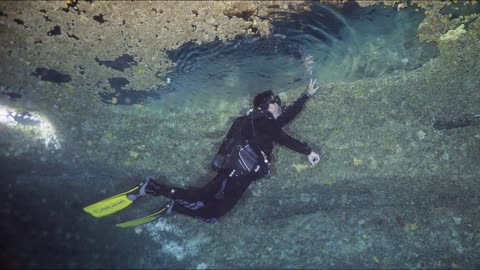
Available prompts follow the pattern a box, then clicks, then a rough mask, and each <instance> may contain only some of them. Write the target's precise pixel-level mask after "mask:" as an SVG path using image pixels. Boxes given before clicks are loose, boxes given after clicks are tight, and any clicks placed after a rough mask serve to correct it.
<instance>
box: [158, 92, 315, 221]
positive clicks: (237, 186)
mask: <svg viewBox="0 0 480 270" xmlns="http://www.w3.org/2000/svg"><path fill="white" fill-rule="evenodd" d="M308 99H309V96H308V95H307V94H303V95H302V96H301V97H300V98H298V99H297V100H296V101H295V102H294V103H293V104H292V105H290V106H288V107H287V108H286V109H285V110H284V111H283V113H282V114H281V115H280V116H279V117H278V118H277V119H275V118H274V117H273V115H272V114H271V113H270V112H264V113H263V115H262V116H260V117H255V118H254V124H253V126H254V128H255V137H254V138H253V141H254V142H255V143H256V145H258V147H259V148H260V149H261V150H262V151H263V152H264V153H265V154H266V155H267V157H268V160H271V154H272V150H273V143H274V142H277V143H279V144H280V145H283V146H286V147H288V148H290V149H292V150H294V151H296V152H298V153H301V154H304V155H308V154H310V153H311V149H310V147H308V146H307V145H306V144H305V143H302V142H300V141H298V140H297V139H295V138H293V137H291V136H289V135H288V134H286V133H285V132H284V131H283V130H282V128H283V127H284V126H285V125H286V124H288V123H289V122H290V121H292V120H293V119H294V118H295V116H297V115H298V114H299V113H300V112H301V111H302V109H303V107H304V105H305V103H306V102H307V100H308ZM250 129H251V127H250ZM246 132H247V133H251V132H252V131H251V130H247V131H246ZM269 173H270V171H269V169H268V164H264V165H263V166H261V168H260V170H259V171H257V172H252V173H251V174H248V175H243V176H242V175H233V176H229V175H227V174H221V173H220V174H217V175H216V176H215V177H214V178H213V179H212V181H210V182H209V183H208V184H207V185H205V186H204V187H202V188H198V189H183V188H178V187H168V186H165V185H162V184H157V183H156V184H155V192H154V195H162V196H165V197H168V198H170V199H172V200H173V201H174V204H173V208H172V210H173V211H174V212H177V213H181V214H185V215H189V216H193V217H198V218H201V219H203V220H204V221H207V222H212V223H214V222H216V219H217V218H218V217H221V216H223V215H224V214H225V213H227V211H229V210H230V209H232V208H233V206H234V205H235V204H236V203H237V201H238V200H239V199H240V197H241V196H242V194H243V193H244V192H245V190H246V189H247V188H248V186H249V185H250V184H251V183H252V182H253V181H256V180H258V179H260V178H263V177H265V176H267V175H269Z"/></svg>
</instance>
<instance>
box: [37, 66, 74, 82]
mask: <svg viewBox="0 0 480 270" xmlns="http://www.w3.org/2000/svg"><path fill="white" fill-rule="evenodd" d="M32 75H34V76H36V77H39V78H40V80H42V81H49V82H53V83H66V82H69V81H71V80H72V77H71V76H70V75H68V74H64V73H61V72H58V71H56V70H54V69H47V68H37V69H36V70H35V72H33V73H32Z"/></svg>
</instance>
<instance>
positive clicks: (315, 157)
mask: <svg viewBox="0 0 480 270" xmlns="http://www.w3.org/2000/svg"><path fill="white" fill-rule="evenodd" d="M308 161H309V162H310V164H311V165H312V167H313V166H315V165H317V163H318V162H319V161H320V155H319V154H317V153H315V152H313V151H312V152H311V153H310V154H309V155H308Z"/></svg>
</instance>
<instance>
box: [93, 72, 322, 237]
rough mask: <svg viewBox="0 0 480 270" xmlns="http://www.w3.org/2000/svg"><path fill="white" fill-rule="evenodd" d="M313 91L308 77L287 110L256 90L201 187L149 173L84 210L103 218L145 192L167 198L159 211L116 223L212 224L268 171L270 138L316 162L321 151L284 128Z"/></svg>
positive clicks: (313, 84)
mask: <svg viewBox="0 0 480 270" xmlns="http://www.w3.org/2000/svg"><path fill="white" fill-rule="evenodd" d="M317 90H318V86H317V85H316V80H312V79H311V80H310V83H309V84H308V86H307V88H306V91H305V92H304V93H303V94H302V95H301V96H300V97H299V98H298V99H296V100H295V101H294V102H293V104H291V105H290V106H288V107H286V108H285V109H282V107H281V105H282V102H281V100H280V97H279V96H278V95H274V93H273V92H272V91H271V90H268V91H264V92H262V93H259V94H257V95H256V96H255V98H254V100H253V106H254V109H252V110H250V112H249V113H248V114H247V115H244V116H241V117H238V118H237V119H235V121H234V122H233V124H232V126H231V128H230V130H229V131H228V133H227V135H226V137H225V139H224V140H223V142H222V145H221V146H220V149H219V150H218V152H217V154H216V155H215V157H214V159H213V161H212V167H213V169H214V170H215V171H216V172H217V175H216V176H215V177H214V178H213V179H212V180H211V181H210V182H209V183H207V184H206V185H205V186H203V187H201V188H197V189H184V188H180V187H173V186H168V185H164V184H162V183H158V182H156V181H155V180H154V179H153V178H151V177H147V178H146V179H145V181H143V182H141V183H140V184H139V185H137V186H136V187H134V188H133V189H131V190H129V191H127V192H124V193H121V194H118V195H116V196H113V197H110V198H108V199H105V200H103V201H100V202H97V203H95V204H92V205H90V206H87V207H85V208H84V210H85V211H86V212H87V213H90V214H91V215H93V216H94V217H103V216H106V215H110V214H113V213H115V212H117V211H119V210H122V209H124V208H125V207H127V206H129V205H130V204H132V203H133V202H134V201H135V200H137V199H138V198H140V197H142V196H145V195H147V194H148V195H153V196H163V197H166V198H168V199H169V201H168V202H167V203H166V204H165V205H163V206H162V207H161V208H160V210H158V211H157V212H155V213H153V214H151V215H149V216H146V217H143V218H139V219H136V220H133V221H128V222H124V223H120V224H117V226H118V227H122V228H124V227H132V226H137V225H140V224H144V223H147V222H150V221H152V220H155V219H157V218H159V217H161V216H163V215H165V214H168V213H171V212H176V213H180V214H184V215H187V216H191V217H195V218H200V219H202V220H203V221H206V222H209V223H215V222H216V221H217V219H218V218H219V217H221V216H223V215H225V213H227V212H228V211H229V210H230V209H232V208H233V207H234V205H235V204H236V203H237V202H238V200H239V199H240V198H241V196H242V194H243V193H244V192H245V191H246V189H247V188H248V187H249V185H250V184H251V183H252V182H254V181H257V180H259V179H261V178H263V177H266V176H269V175H270V170H269V166H268V165H269V162H270V161H271V155H272V150H273V145H274V142H275V143H278V144H280V145H282V146H285V147H287V148H289V149H291V150H293V151H295V152H298V153H300V154H303V155H305V156H307V158H308V161H309V162H310V164H311V165H312V166H315V165H316V164H317V163H318V162H319V161H320V155H319V154H318V153H316V152H314V151H313V150H312V149H311V148H310V147H309V146H308V145H307V144H305V143H303V142H300V141H298V140H297V139H295V138H293V137H291V136H289V135H288V134H286V133H285V132H284V131H283V130H282V128H283V127H284V126H285V125H286V124H288V123H289V122H291V121H292V120H293V119H294V118H295V117H296V116H297V115H298V114H299V113H300V112H301V111H302V109H303V108H304V105H305V103H306V102H307V101H308V99H309V98H310V97H311V96H312V95H313V94H315V92H316V91H317Z"/></svg>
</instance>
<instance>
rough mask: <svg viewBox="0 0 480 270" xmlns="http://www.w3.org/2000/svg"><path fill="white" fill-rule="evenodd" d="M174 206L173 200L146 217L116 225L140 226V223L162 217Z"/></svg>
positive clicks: (126, 226) (123, 226) (122, 226)
mask: <svg viewBox="0 0 480 270" xmlns="http://www.w3.org/2000/svg"><path fill="white" fill-rule="evenodd" d="M172 206H173V201H170V202H168V203H167V204H165V205H164V206H162V208H160V210H158V211H157V212H155V213H153V214H151V215H148V216H146V217H142V218H139V219H135V220H131V221H127V222H123V223H119V224H117V225H115V226H117V227H120V228H128V227H134V226H138V225H141V224H145V223H147V222H150V221H153V220H155V219H157V218H159V217H161V216H163V215H165V214H168V213H169V210H170V208H171V207H172Z"/></svg>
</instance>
